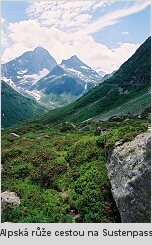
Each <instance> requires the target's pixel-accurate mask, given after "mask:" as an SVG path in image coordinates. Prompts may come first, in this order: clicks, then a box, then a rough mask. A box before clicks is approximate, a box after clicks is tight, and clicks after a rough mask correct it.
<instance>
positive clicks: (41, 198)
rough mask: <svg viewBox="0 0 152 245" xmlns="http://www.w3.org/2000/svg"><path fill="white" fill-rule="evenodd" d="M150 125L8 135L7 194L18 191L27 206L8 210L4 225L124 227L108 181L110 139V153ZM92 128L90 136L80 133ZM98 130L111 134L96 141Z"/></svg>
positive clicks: (64, 127)
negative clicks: (78, 224) (101, 225)
mask: <svg viewBox="0 0 152 245" xmlns="http://www.w3.org/2000/svg"><path fill="white" fill-rule="evenodd" d="M148 124H149V121H148V120H139V119H138V120H130V121H127V122H102V123H101V122H98V123H97V122H96V123H92V122H90V123H88V124H76V125H75V127H73V126H72V125H71V124H69V123H67V124H66V123H63V124H59V125H57V124H56V125H53V124H50V125H47V126H42V125H36V124H35V126H34V125H31V127H30V126H29V127H24V126H20V127H18V128H15V129H8V130H4V131H2V165H3V172H2V174H1V191H2V192H3V191H6V190H9V191H14V192H15V193H16V195H17V196H18V197H19V198H20V200H21V205H20V206H19V207H15V206H7V207H6V208H5V209H4V210H3V215H2V222H6V221H9V222H15V223H16V222H17V223H31V222H32V223H39V222H40V223H44V222H46V223H70V222H79V223H81V222H82V223H86V222H87V223H121V220H120V217H119V213H118V211H117V208H116V205H115V202H114V200H113V197H112V195H111V186H110V183H109V180H108V177H107V171H106V164H105V163H106V161H105V149H104V141H105V137H106V149H107V150H108V149H111V148H112V147H113V145H114V144H115V142H116V141H119V140H123V141H124V142H125V141H128V140H131V139H133V138H134V137H135V136H136V135H137V134H139V133H141V132H144V131H146V130H147V127H148ZM86 125H87V126H88V131H86V132H85V131H82V130H80V128H82V126H86ZM98 126H100V127H101V128H106V130H107V131H106V132H105V133H103V134H101V135H100V136H94V130H95V129H96V128H97V127H98ZM12 131H13V132H15V133H16V134H18V135H20V137H18V138H17V137H14V136H12V135H10V133H11V132H12ZM42 166H43V169H41V168H42ZM41 171H42V172H43V174H42V175H40V172H41ZM72 210H74V211H73V212H72Z"/></svg>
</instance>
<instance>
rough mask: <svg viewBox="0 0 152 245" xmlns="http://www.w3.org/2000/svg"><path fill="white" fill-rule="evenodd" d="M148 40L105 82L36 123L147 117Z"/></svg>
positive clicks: (148, 112)
mask: <svg viewBox="0 0 152 245" xmlns="http://www.w3.org/2000/svg"><path fill="white" fill-rule="evenodd" d="M150 86H151V37H149V38H148V39H147V40H146V41H145V42H144V43H143V44H142V45H141V46H140V47H139V48H138V49H137V50H136V52H135V53H134V54H133V55H132V56H131V57H130V58H129V59H128V60H127V61H126V62H125V63H124V64H123V65H122V66H121V67H120V68H119V69H118V70H117V71H116V72H115V73H114V74H113V75H112V76H111V77H110V78H108V79H107V80H105V81H104V82H103V83H100V84H99V85H98V86H96V87H94V88H92V89H91V90H89V91H88V92H87V93H85V94H84V95H83V96H81V97H80V98H79V99H77V100H76V101H74V102H73V103H71V104H70V105H67V106H65V107H63V108H57V109H56V110H53V111H50V112H49V113H47V114H46V115H45V118H44V117H43V118H41V117H39V119H37V120H38V121H39V122H40V121H41V122H43V123H48V122H57V121H58V122H59V121H71V122H82V121H85V120H95V121H96V120H109V119H110V118H122V119H123V118H124V119H129V118H133V117H136V116H139V117H142V116H147V117H148V116H150V112H151V109H150V108H151V94H150V91H151V90H150Z"/></svg>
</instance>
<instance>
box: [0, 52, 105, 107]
mask: <svg viewBox="0 0 152 245" xmlns="http://www.w3.org/2000/svg"><path fill="white" fill-rule="evenodd" d="M2 79H3V80H4V81H5V82H7V83H8V84H9V85H11V86H12V87H13V88H14V89H15V90H16V91H18V92H19V93H21V94H22V95H24V96H26V97H31V96H32V97H34V98H35V99H36V100H37V101H38V102H40V103H41V104H43V105H46V106H48V107H49V108H56V107H59V106H63V105H66V104H69V103H70V102H72V101H74V100H76V99H77V98H78V97H80V96H81V95H82V94H84V93H85V92H87V91H89V90H90V89H91V88H92V87H94V86H96V85H97V84H98V83H99V82H100V81H101V76H100V75H99V74H98V73H97V72H96V71H94V70H93V69H92V68H91V67H89V66H87V65H86V64H84V63H83V62H82V61H81V60H80V59H79V58H78V57H77V56H76V55H74V56H72V57H71V58H70V59H67V60H63V61H62V62H61V64H59V65H57V63H56V61H55V59H54V58H53V57H52V56H51V55H50V54H49V53H48V51H47V50H45V49H44V48H42V47H37V48H35V49H34V51H28V52H26V53H24V54H23V55H21V56H20V57H18V58H16V59H14V60H12V61H10V62H8V63H6V64H2Z"/></svg>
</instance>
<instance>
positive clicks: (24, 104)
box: [1, 81, 45, 128]
mask: <svg viewBox="0 0 152 245" xmlns="http://www.w3.org/2000/svg"><path fill="white" fill-rule="evenodd" d="M44 112H45V109H44V108H43V107H41V106H40V105H39V104H38V103H37V102H36V101H34V100H31V99H28V98H26V97H24V96H22V95H20V94H19V93H18V92H16V91H15V90H13V89H12V88H11V87H10V86H9V85H8V84H7V83H5V82H4V81H1V118H2V127H4V128H5V127H9V126H12V125H14V124H17V123H18V122H19V121H21V120H24V119H26V118H30V117H33V116H34V115H36V114H40V113H44Z"/></svg>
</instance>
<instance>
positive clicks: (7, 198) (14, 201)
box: [1, 191, 20, 214]
mask: <svg viewBox="0 0 152 245" xmlns="http://www.w3.org/2000/svg"><path fill="white" fill-rule="evenodd" d="M8 205H15V206H19V205H20V199H19V197H17V196H16V195H15V193H14V192H10V191H4V192H2V193H1V214H2V212H3V209H4V208H5V207H6V206H8Z"/></svg>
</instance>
